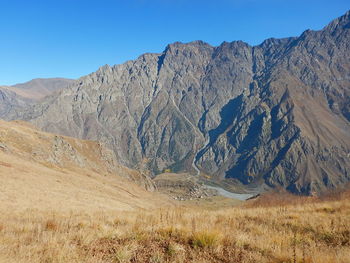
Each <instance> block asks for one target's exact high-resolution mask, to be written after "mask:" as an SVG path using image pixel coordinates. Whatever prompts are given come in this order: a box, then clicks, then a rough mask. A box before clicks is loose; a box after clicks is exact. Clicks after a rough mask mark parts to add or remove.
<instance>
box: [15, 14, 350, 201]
mask: <svg viewBox="0 0 350 263" xmlns="http://www.w3.org/2000/svg"><path fill="white" fill-rule="evenodd" d="M349 23H350V22H349V11H348V12H347V13H346V14H345V15H344V16H342V17H340V18H338V19H335V20H334V21H332V22H331V23H329V24H328V25H327V26H325V27H324V28H323V29H322V30H320V31H311V30H306V31H304V32H303V33H302V34H301V35H300V36H299V37H291V38H283V39H267V40H265V41H263V42H262V43H261V44H260V45H257V46H250V45H249V44H247V43H244V42H243V41H233V42H223V43H222V44H221V45H220V46H217V47H212V46H211V45H209V44H207V43H205V42H203V41H194V42H190V43H188V44H182V43H180V42H175V43H173V44H169V45H168V46H167V47H166V48H165V50H164V52H163V53H160V54H157V53H146V54H143V55H141V56H139V57H138V59H136V60H133V61H127V62H126V63H124V64H121V65H115V66H112V67H111V66H109V65H105V66H103V67H100V68H99V69H98V70H97V71H96V72H94V73H91V74H89V75H87V76H85V77H82V78H80V79H79V80H78V81H77V82H76V84H74V85H72V86H70V87H69V88H66V89H63V90H62V91H61V92H60V93H59V94H57V95H56V96H54V97H51V98H48V99H46V101H43V102H41V103H39V104H36V105H34V106H32V107H31V109H30V110H29V111H24V112H22V113H19V114H13V115H12V116H10V118H12V119H16V118H22V119H25V120H29V121H32V122H33V123H35V124H36V125H38V126H39V127H41V128H43V129H45V130H48V131H51V132H55V133H61V134H65V135H70V136H74V137H78V138H88V139H92V140H100V141H102V142H104V143H107V144H108V145H110V146H111V148H112V149H113V151H114V152H115V153H116V155H117V158H118V160H119V161H120V162H121V163H122V164H124V165H126V166H128V167H133V168H138V169H144V170H150V171H151V172H152V173H153V174H158V173H160V172H162V171H163V170H165V169H170V170H172V171H175V172H177V171H178V172H183V171H187V172H190V173H198V171H197V169H198V170H200V173H203V174H208V175H210V176H211V177H212V178H213V180H215V181H219V182H220V181H225V182H231V183H235V182H237V181H239V182H241V183H244V184H246V185H251V184H261V183H262V182H263V184H266V185H268V186H270V187H276V186H282V187H284V188H287V189H289V190H290V191H292V192H297V193H306V194H311V193H312V192H319V191H322V190H324V189H326V188H333V187H336V186H337V185H340V184H343V183H345V182H347V181H349V179H350V178H349V177H350V175H349V171H350V160H349V157H348V154H349V153H350V150H349V149H350V143H349V142H350V135H349V116H350V114H349V110H350V108H349V106H348V105H350V101H349V94H350V92H349V82H350V77H349V76H350V73H349V72H350V64H349V61H350V58H349V55H348V54H349V53H350V52H348V51H349V49H350V47H349V43H350V41H349V40H350V39H349V27H348V25H349ZM10 115H11V114H10ZM321 119H322V120H321ZM55 120H56V121H55Z"/></svg>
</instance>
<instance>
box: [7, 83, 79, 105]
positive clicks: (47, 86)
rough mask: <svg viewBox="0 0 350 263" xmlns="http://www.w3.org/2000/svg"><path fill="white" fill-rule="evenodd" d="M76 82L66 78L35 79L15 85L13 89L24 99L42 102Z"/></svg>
mask: <svg viewBox="0 0 350 263" xmlns="http://www.w3.org/2000/svg"><path fill="white" fill-rule="evenodd" d="M74 81H75V80H73V79H64V78H48V79H33V80H31V81H28V82H25V83H20V84H16V85H13V86H12V87H11V88H12V89H13V91H15V92H16V93H18V94H20V95H22V96H23V97H26V98H31V99H34V100H40V99H42V98H44V97H45V96H48V95H51V94H52V93H53V92H55V91H58V90H61V89H62V88H66V87H67V86H69V85H70V84H72V83H74Z"/></svg>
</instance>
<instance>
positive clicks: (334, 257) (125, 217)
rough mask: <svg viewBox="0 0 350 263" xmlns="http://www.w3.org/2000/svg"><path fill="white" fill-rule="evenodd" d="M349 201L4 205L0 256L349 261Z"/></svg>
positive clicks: (8, 259)
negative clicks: (208, 206)
mask: <svg viewBox="0 0 350 263" xmlns="http://www.w3.org/2000/svg"><path fill="white" fill-rule="evenodd" d="M305 200H307V199H305ZM349 201H350V200H349V199H348V197H346V198H341V199H338V200H328V201H319V200H311V201H307V202H304V201H303V202H299V203H296V204H292V205H286V204H279V203H278V202H277V203H276V204H275V205H271V203H269V205H268V206H258V207H256V205H257V204H250V205H248V206H247V205H246V206H239V207H233V208H230V209H228V208H225V209H218V210H215V211H213V210H205V209H203V208H200V207H197V208H194V207H183V208H181V207H177V208H170V209H167V208H161V209H156V210H135V211H129V212H121V211H119V212H117V211H108V210H101V211H89V210H86V211H79V212H74V211H72V212H60V211H55V210H51V211H50V210H47V211H38V210H23V211H21V212H19V211H16V212H13V211H6V212H4V213H2V214H1V216H0V244H1V245H0V261H1V262H281V263H282V262H308V263H309V262H315V263H316V262H317V263H325V262H328V263H333V262H334V263H336V262H342V263H348V262H349V259H350V203H349ZM259 205H261V203H260V204H259Z"/></svg>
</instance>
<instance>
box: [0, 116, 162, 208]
mask: <svg viewBox="0 0 350 263" xmlns="http://www.w3.org/2000/svg"><path fill="white" fill-rule="evenodd" d="M136 183H138V184H139V185H141V186H138V185H136ZM152 187H153V184H152V183H151V181H150V180H149V179H147V177H145V176H143V175H141V174H140V173H139V172H137V171H135V170H131V169H128V168H126V167H123V166H121V165H119V164H118V163H116V161H115V158H114V154H113V152H111V151H110V150H108V149H107V148H105V147H104V146H103V145H101V144H100V143H97V142H92V141H82V140H78V139H73V138H69V137H63V136H57V135H53V134H49V133H45V132H41V131H38V130H36V129H34V128H33V127H32V126H30V125H28V124H26V123H22V122H4V121H0V208H1V209H6V210H8V209H10V210H23V209H25V208H30V209H33V208H36V209H39V210H47V209H56V210H57V211H63V210H66V211H71V210H76V211H77V210H79V211H80V210H84V211H94V210H101V209H104V210H105V209H107V210H133V209H135V208H146V209H148V208H155V207H159V206H162V205H164V204H167V198H166V197H164V196H159V195H158V194H156V193H152V192H149V191H146V189H145V188H148V189H150V190H152Z"/></svg>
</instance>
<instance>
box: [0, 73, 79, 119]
mask: <svg viewBox="0 0 350 263" xmlns="http://www.w3.org/2000/svg"><path fill="white" fill-rule="evenodd" d="M73 82H74V80H72V79H64V78H49V79H33V80H31V81H29V82H26V83H21V84H16V85H13V86H0V118H3V119H7V116H8V115H9V113H10V112H13V111H18V110H21V109H23V108H25V107H27V106H28V105H30V104H32V103H36V102H38V101H39V100H41V99H43V98H44V97H46V96H48V95H52V94H53V93H54V92H58V91H59V90H61V89H62V88H66V87H67V86H68V85H69V84H72V83H73Z"/></svg>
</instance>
